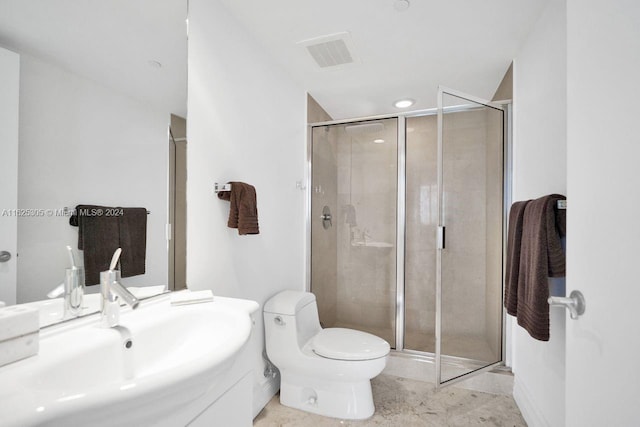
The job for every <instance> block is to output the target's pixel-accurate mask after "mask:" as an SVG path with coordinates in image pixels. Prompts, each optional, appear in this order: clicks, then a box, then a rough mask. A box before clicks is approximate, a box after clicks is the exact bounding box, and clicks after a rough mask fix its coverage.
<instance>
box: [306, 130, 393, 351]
mask: <svg viewBox="0 0 640 427" xmlns="http://www.w3.org/2000/svg"><path fill="white" fill-rule="evenodd" d="M311 137H312V139H311V291H312V292H313V293H314V294H315V295H316V299H317V303H318V314H319V316H320V323H321V324H322V326H323V327H325V328H329V327H344V328H351V329H357V330H361V331H365V332H369V333H372V334H374V335H377V336H379V337H381V338H383V339H385V340H387V341H388V342H389V343H390V344H391V346H392V347H394V345H395V342H396V293H397V292H396V289H397V288H396V206H397V197H398V186H397V182H398V180H397V174H398V119H397V118H391V119H384V120H368V121H361V122H353V123H346V124H335V125H326V126H316V127H313V129H312V135H311Z"/></svg>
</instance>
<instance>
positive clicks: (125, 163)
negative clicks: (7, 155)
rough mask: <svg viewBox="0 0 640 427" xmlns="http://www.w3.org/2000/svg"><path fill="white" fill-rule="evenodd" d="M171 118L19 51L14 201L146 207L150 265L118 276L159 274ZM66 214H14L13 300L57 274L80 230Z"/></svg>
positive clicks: (38, 294)
mask: <svg viewBox="0 0 640 427" xmlns="http://www.w3.org/2000/svg"><path fill="white" fill-rule="evenodd" d="M169 119H170V117H169V112H162V111H156V110H154V109H152V108H151V107H149V106H147V105H144V104H141V103H139V102H138V101H135V100H133V99H131V98H128V97H127V96H124V95H121V94H117V93H114V91H113V90H111V89H107V88H105V87H103V86H100V85H99V84H97V83H95V82H93V81H91V80H88V79H86V78H83V77H80V76H78V75H75V74H72V73H70V72H68V71H66V70H63V69H61V68H58V67H57V66H54V65H51V64H49V63H46V62H43V61H41V60H38V59H35V58H33V57H30V56H28V55H21V76H20V148H19V171H18V173H19V182H18V187H19V191H18V193H19V196H18V197H19V199H18V205H19V207H20V208H23V209H26V208H37V209H61V208H63V207H65V206H70V207H75V205H76V204H80V203H88V204H101V205H107V206H142V207H146V208H147V209H148V210H150V211H151V215H149V216H148V221H149V222H148V224H147V259H146V271H147V272H146V274H144V275H142V276H136V277H132V278H127V279H124V280H123V282H124V283H125V284H126V285H129V286H131V285H135V286H143V285H159V284H166V283H167V263H168V259H167V243H166V240H165V229H164V227H165V223H166V222H167V188H168V187H167V180H168V178H167V171H168V163H167V162H168V144H169V143H168V136H167V128H168V125H169ZM68 220H69V218H68V217H66V216H58V217H55V216H53V217H48V216H45V217H21V218H19V220H18V252H19V254H20V257H19V262H18V302H27V301H33V300H39V299H44V298H45V296H46V293H47V292H48V291H50V290H51V289H52V288H54V287H55V286H56V285H58V284H59V283H61V282H62V281H63V280H64V269H65V268H67V267H68V261H67V260H68V257H67V253H66V250H65V246H66V245H71V246H72V247H74V248H77V239H78V237H77V236H78V229H77V227H71V226H70V225H69V222H68ZM93 288H96V287H92V289H93Z"/></svg>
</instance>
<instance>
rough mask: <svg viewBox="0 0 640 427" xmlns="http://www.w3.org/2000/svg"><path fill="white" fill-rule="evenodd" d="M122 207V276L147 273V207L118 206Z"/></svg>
mask: <svg viewBox="0 0 640 427" xmlns="http://www.w3.org/2000/svg"><path fill="white" fill-rule="evenodd" d="M120 209H122V213H123V214H122V216H119V217H118V219H119V222H120V231H119V236H120V247H121V248H122V255H120V269H121V274H122V277H131V276H137V275H139V274H144V273H145V260H146V252H147V209H146V208H116V211H118V210H120Z"/></svg>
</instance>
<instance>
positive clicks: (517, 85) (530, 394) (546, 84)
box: [509, 0, 567, 427]
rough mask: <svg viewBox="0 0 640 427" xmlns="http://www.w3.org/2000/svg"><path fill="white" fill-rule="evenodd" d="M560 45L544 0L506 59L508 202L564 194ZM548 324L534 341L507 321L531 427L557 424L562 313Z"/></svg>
mask: <svg viewBox="0 0 640 427" xmlns="http://www.w3.org/2000/svg"><path fill="white" fill-rule="evenodd" d="M566 40H567V36H566V3H565V0H551V1H550V2H549V4H548V6H547V7H546V9H545V11H544V12H543V14H542V15H541V17H540V18H539V21H538V22H537V24H536V26H535V27H534V29H533V31H532V32H531V34H530V35H529V37H528V38H527V40H526V42H525V43H524V44H523V46H522V48H521V50H520V51H519V53H518V55H517V57H516V58H515V60H514V158H513V161H514V167H513V169H514V178H513V200H514V201H517V200H526V199H532V198H537V197H540V196H543V195H546V194H550V193H561V194H566V193H567V177H566V176H567V175H566V168H567V143H566V106H567V99H566V87H567V80H566V54H567V49H566ZM509 319H512V318H511V317H509ZM550 322H551V338H550V341H549V342H541V341H536V340H534V339H533V338H531V337H530V336H529V334H528V333H527V332H526V331H525V330H524V329H522V328H521V327H519V326H517V324H516V323H515V321H513V343H512V348H513V370H514V373H515V387H514V397H515V399H516V402H517V403H518V406H519V407H520V409H521V410H522V412H523V415H524V417H525V419H526V420H527V422H528V423H529V425H530V426H532V427H536V426H553V427H556V426H562V425H564V411H565V410H564V404H565V392H564V388H565V313H564V310H563V309H558V308H552V309H551V313H550Z"/></svg>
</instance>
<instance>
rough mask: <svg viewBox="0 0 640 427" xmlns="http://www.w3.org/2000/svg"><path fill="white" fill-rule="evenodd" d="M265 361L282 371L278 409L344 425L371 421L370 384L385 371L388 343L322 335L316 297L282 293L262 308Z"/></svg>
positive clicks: (353, 334) (333, 331) (342, 332)
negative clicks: (351, 421) (341, 421)
mask: <svg viewBox="0 0 640 427" xmlns="http://www.w3.org/2000/svg"><path fill="white" fill-rule="evenodd" d="M264 325H265V326H264V328H265V341H266V346H267V355H268V356H269V359H270V360H271V362H273V364H274V365H276V367H277V368H278V369H279V370H280V374H281V382H280V403H282V404H283V405H285V406H290V407H292V408H296V409H301V410H303V411H308V412H313V413H315V414H320V415H324V416H328V417H334V418H343V419H364V418H368V417H370V416H371V415H373V412H374V410H375V407H374V405H373V396H372V394H371V382H370V380H371V378H374V377H375V376H377V375H378V374H379V373H380V372H382V370H383V369H384V367H385V365H386V363H387V358H388V357H389V350H390V347H389V343H387V342H386V341H385V340H383V339H381V338H378V337H377V336H375V335H371V334H368V333H365V332H360V331H354V330H352V329H343V328H328V329H322V327H321V326H320V322H319V320H318V307H317V306H316V297H315V295H313V294H312V293H309V292H300V291H284V292H280V293H279V294H277V295H276V296H274V297H273V298H271V299H270V300H269V301H267V302H266V304H265V305H264Z"/></svg>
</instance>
